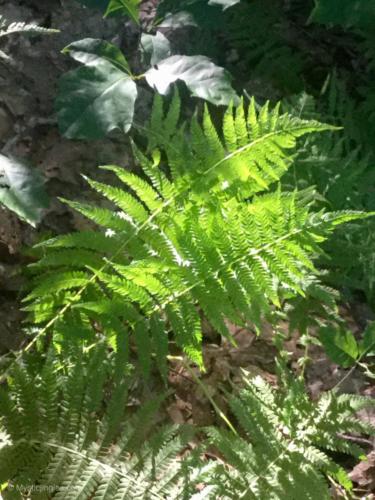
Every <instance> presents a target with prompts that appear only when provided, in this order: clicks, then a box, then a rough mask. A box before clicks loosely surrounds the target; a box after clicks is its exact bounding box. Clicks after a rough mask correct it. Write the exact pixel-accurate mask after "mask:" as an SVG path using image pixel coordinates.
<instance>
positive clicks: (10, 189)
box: [0, 155, 48, 227]
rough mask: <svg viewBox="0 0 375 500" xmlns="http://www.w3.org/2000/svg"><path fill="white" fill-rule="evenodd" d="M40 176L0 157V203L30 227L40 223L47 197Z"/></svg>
mask: <svg viewBox="0 0 375 500" xmlns="http://www.w3.org/2000/svg"><path fill="white" fill-rule="evenodd" d="M43 184H44V183H43V179H42V177H41V176H40V174H39V173H38V172H37V171H36V170H34V169H32V168H30V167H28V166H27V165H25V164H24V163H23V162H21V161H19V160H17V159H15V158H11V157H9V158H8V157H7V156H4V155H0V203H2V204H3V205H5V206H6V207H7V208H9V209H10V210H12V211H13V212H15V213H16V214H17V215H19V216H20V217H21V218H22V219H24V220H25V221H26V222H28V223H29V224H31V225H32V226H34V227H35V226H36V224H37V223H38V222H40V219H41V215H42V210H43V209H44V208H47V207H48V197H47V194H46V192H45V190H44V186H43Z"/></svg>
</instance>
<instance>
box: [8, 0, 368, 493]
mask: <svg viewBox="0 0 375 500" xmlns="http://www.w3.org/2000/svg"><path fill="white" fill-rule="evenodd" d="M0 13H1V14H2V15H3V16H4V17H5V18H7V19H8V20H10V21H27V22H36V23H38V24H41V25H43V26H46V27H53V28H57V29H59V30H60V33H58V34H56V35H52V36H47V37H34V38H27V37H22V36H14V37H9V38H8V39H7V40H6V41H5V42H2V45H1V47H0V49H1V51H3V53H0V147H1V152H3V153H4V154H8V155H9V154H10V155H14V156H17V157H20V158H23V159H27V161H28V162H30V163H31V165H33V166H34V167H35V168H37V169H38V170H39V171H40V172H41V173H42V174H43V176H44V177H45V178H46V189H47V192H48V194H49V196H50V207H49V208H48V210H46V212H45V215H44V217H43V220H42V222H41V224H40V226H39V227H38V228H37V229H33V228H32V227H30V226H29V225H27V224H25V223H22V222H20V221H19V219H18V218H17V217H16V216H15V215H12V214H11V213H10V212H9V211H6V210H5V209H1V208H0V354H1V355H6V354H7V353H8V352H9V351H15V350H18V349H19V348H20V347H22V345H23V344H24V343H25V342H26V341H27V340H26V339H25V335H24V334H23V333H22V320H23V313H22V312H21V308H20V297H21V296H22V293H23V292H22V290H23V287H24V285H25V281H26V277H25V274H24V267H25V264H27V263H28V262H29V260H30V257H29V256H28V254H27V252H26V251H25V249H27V248H28V247H30V245H32V244H33V243H35V242H37V241H38V240H39V239H40V238H42V237H43V238H45V237H46V236H47V235H56V234H59V233H65V232H71V231H73V230H75V229H83V228H84V227H85V224H88V222H87V221H86V220H84V219H83V218H82V217H80V216H78V215H77V214H75V213H74V212H73V211H72V210H71V209H70V208H69V207H67V206H66V205H64V204H63V203H61V202H60V201H59V200H58V197H63V198H64V197H65V198H70V199H80V200H81V201H85V200H90V201H93V196H94V195H93V191H92V190H91V189H89V187H88V185H87V184H86V182H85V181H84V179H83V177H82V174H84V175H87V176H92V177H95V179H99V180H105V178H106V176H107V175H108V174H104V173H103V172H100V170H98V168H97V167H98V165H101V164H118V165H122V166H124V167H127V168H133V163H132V159H131V153H130V148H129V143H128V141H127V139H126V138H124V137H122V136H120V135H119V136H117V135H116V136H115V137H114V138H112V139H106V140H103V141H95V142H90V143H87V142H84V141H71V140H67V139H64V138H63V137H62V136H61V135H60V133H59V131H58V128H57V124H56V120H55V118H54V113H53V101H54V97H55V95H56V88H57V82H58V78H59V76H60V75H61V74H62V73H63V72H64V71H66V70H68V69H69V68H71V67H73V63H72V62H71V61H70V60H69V58H67V57H66V56H64V55H62V54H61V49H62V48H63V47H65V46H66V45H68V44H69V43H70V42H72V41H75V40H78V39H81V38H86V37H93V38H105V39H107V40H110V41H114V42H117V43H119V44H120V45H121V44H123V43H129V40H128V39H127V37H126V35H127V32H126V26H125V25H124V23H123V22H122V23H121V20H117V19H107V20H103V19H102V17H101V14H100V13H98V12H95V11H94V10H86V9H84V8H83V7H80V6H79V5H78V4H77V3H76V2H74V0H61V1H58V0H44V1H42V0H39V1H37V0H35V1H32V0H28V1H26V0H24V1H22V0H15V1H12V2H9V1H7V0H0ZM114 34H116V35H114ZM96 201H97V200H96ZM342 314H344V315H345V316H346V317H347V319H348V321H349V324H350V325H351V327H352V329H353V332H354V333H358V332H359V331H361V330H362V325H363V321H364V318H365V319H367V317H369V316H370V315H371V313H370V312H369V310H368V308H367V307H366V305H364V304H354V305H353V304H351V305H345V306H342ZM287 326H288V325H284V326H283V328H284V330H285V332H286V331H287ZM231 328H232V332H233V337H234V339H235V342H236V345H233V344H231V343H229V342H228V341H223V340H220V339H218V338H217V337H216V336H215V334H214V332H206V340H205V344H204V359H205V366H206V372H205V373H204V374H198V373H196V376H199V377H200V380H201V381H203V382H204V384H205V387H206V388H208V390H209V392H210V396H211V398H213V399H214V400H215V402H216V404H217V405H218V406H219V407H220V408H222V409H223V410H224V411H225V409H226V398H225V396H224V391H223V388H224V389H225V387H229V388H230V385H231V384H235V385H238V384H239V383H240V377H241V370H246V371H247V372H250V373H254V374H261V375H262V376H264V377H265V378H266V380H268V381H269V382H271V383H275V380H276V377H275V353H276V350H275V347H274V344H273V337H274V335H273V331H272V329H271V328H270V327H269V326H268V325H264V331H263V332H262V335H261V336H260V337H257V336H256V335H255V334H254V333H253V332H251V331H248V330H243V329H238V328H236V327H235V326H232V327H231ZM285 347H286V349H287V350H288V351H289V352H290V353H291V360H292V364H294V365H295V368H296V369H298V368H297V360H298V359H299V358H300V357H301V356H303V355H304V347H303V346H301V345H299V343H298V336H293V335H292V336H291V337H289V340H288V341H287V342H286V344H285ZM309 356H310V358H311V361H310V363H309V365H308V367H307V369H306V378H307V385H308V388H309V390H310V392H311V395H312V397H313V398H316V397H318V396H319V394H320V393H321V392H322V391H324V390H328V389H331V388H333V387H335V386H337V385H339V386H340V390H341V391H343V392H349V393H357V394H366V395H369V396H372V397H375V387H374V384H371V383H370V381H369V379H368V378H366V377H365V376H364V375H363V373H362V372H361V370H360V369H354V370H351V371H350V372H349V373H348V371H347V370H343V369H341V368H339V367H338V366H337V365H335V364H333V363H332V362H331V361H330V360H329V359H328V358H327V357H326V355H325V354H324V352H323V350H322V349H321V348H320V347H317V346H313V347H312V348H311V350H310V352H309ZM169 382H170V385H171V387H172V388H173V389H174V391H173V395H172V396H171V397H170V398H169V399H168V403H167V404H166V406H165V410H166V413H167V414H168V415H169V418H170V419H171V420H172V421H173V422H174V423H184V422H193V423H195V424H197V425H208V424H213V423H215V422H216V423H218V419H219V417H218V416H217V414H216V413H215V411H214V409H213V407H212V405H211V403H210V401H209V400H208V398H207V395H206V394H205V393H204V392H203V391H202V388H201V386H200V385H199V384H197V381H196V378H195V377H193V376H192V374H191V372H190V371H189V370H187V369H186V367H185V365H184V363H183V362H181V361H179V360H176V361H172V362H171V364H170V372H169ZM156 388H158V389H159V388H160V381H159V380H158V379H157V377H155V380H153V379H152V380H151V381H150V383H149V387H148V388H147V390H146V392H147V391H150V392H152V391H153V390H155V389H156ZM138 392H139V393H140V397H144V396H146V394H145V388H141V389H140V388H139V389H138ZM165 417H166V416H165V415H164V418H165ZM363 418H366V419H370V420H371V421H372V422H373V423H374V424H375V413H370V412H367V414H364V415H363ZM353 439H355V437H353ZM361 444H365V446H366V449H367V450H368V452H369V461H368V462H366V463H364V464H360V465H358V466H356V468H355V469H354V471H353V473H352V479H353V480H355V481H356V482H357V483H358V484H359V485H360V486H363V488H364V489H367V491H369V492H371V491H375V443H371V442H367V443H361ZM349 468H350V464H349Z"/></svg>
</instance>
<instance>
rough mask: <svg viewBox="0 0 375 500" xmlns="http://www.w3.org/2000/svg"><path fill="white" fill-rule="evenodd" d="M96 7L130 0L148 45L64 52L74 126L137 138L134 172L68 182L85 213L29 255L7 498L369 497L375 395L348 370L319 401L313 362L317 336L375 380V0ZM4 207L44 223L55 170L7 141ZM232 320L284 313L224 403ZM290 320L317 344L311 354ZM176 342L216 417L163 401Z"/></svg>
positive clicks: (8, 361) (9, 385)
mask: <svg viewBox="0 0 375 500" xmlns="http://www.w3.org/2000/svg"><path fill="white" fill-rule="evenodd" d="M79 3H81V4H83V5H84V6H85V7H87V8H95V9H100V10H101V11H102V12H103V15H105V16H114V17H116V16H126V18H128V19H129V23H133V25H134V26H135V27H136V29H137V30H138V31H137V33H138V41H137V43H138V46H137V49H136V51H135V54H130V55H127V54H124V53H123V52H122V51H121V50H120V48H119V47H118V46H116V45H115V44H113V43H110V42H109V41H106V40H101V39H93V38H83V39H81V40H79V41H76V42H73V43H70V44H69V45H68V46H67V47H66V48H65V49H63V53H64V54H67V55H69V56H70V57H71V58H72V59H74V60H75V61H76V62H78V63H79V66H75V67H73V69H71V70H70V71H68V72H67V73H65V74H62V75H61V78H60V82H59V85H58V90H57V95H56V103H55V109H56V115H57V122H58V126H59V129H60V132H61V134H62V135H64V136H65V137H66V138H67V139H74V140H82V139H84V140H97V139H103V138H104V137H106V136H108V135H109V136H112V135H111V134H127V136H128V138H129V143H130V144H131V151H132V154H133V159H134V163H135V168H134V171H131V170H130V168H129V165H122V166H115V165H104V166H101V169H102V170H103V171H105V172H106V173H107V176H108V177H107V178H110V177H109V176H110V175H112V182H109V181H108V182H104V181H99V180H98V179H97V178H96V176H95V170H93V174H92V175H91V176H90V178H87V179H86V181H87V183H88V185H89V186H90V188H91V190H92V193H93V194H92V196H93V198H92V199H93V200H94V201H92V202H91V203H86V202H85V203H84V202H82V201H81V200H77V199H70V200H65V199H64V200H62V201H63V202H64V203H65V204H66V205H68V206H69V207H70V208H72V209H73V210H74V211H76V212H77V213H79V214H80V215H82V216H84V218H85V219H86V220H87V221H88V223H87V224H86V226H85V229H82V230H77V231H75V232H71V233H67V234H60V235H44V234H42V235H41V238H40V241H39V243H38V244H37V245H35V246H34V247H33V248H32V249H28V252H29V255H31V256H32V259H33V262H32V263H31V264H30V265H29V266H28V268H27V270H26V276H27V284H26V289H27V290H26V291H25V294H24V297H23V309H24V311H25V312H27V322H26V325H25V330H26V332H27V334H28V335H30V336H28V337H27V340H28V343H26V345H25V347H24V348H23V349H22V350H21V351H20V352H18V353H16V354H15V356H13V355H11V354H8V355H7V356H5V357H4V360H3V363H2V365H1V366H2V373H1V379H2V382H3V385H2V387H1V391H0V418H1V420H0V423H1V426H0V437H1V440H0V491H1V495H2V497H3V498H4V499H13V498H15V499H19V498H32V499H34V498H37V499H48V498H56V499H59V498H67V499H77V500H78V499H103V500H104V499H108V500H112V499H113V500H120V499H133V498H140V499H176V500H177V499H186V500H188V499H189V500H190V499H191V500H197V499H203V498H208V499H211V498H212V499H230V498H233V499H234V498H236V499H237V498H242V499H260V500H263V499H264V500H268V499H280V500H288V499H296V500H297V499H298V500H299V499H304V498H307V499H321V498H336V497H337V496H338V495H341V496H342V498H360V497H357V496H356V495H357V491H356V487H355V485H353V483H352V481H351V479H350V478H349V474H348V472H349V469H350V467H351V464H352V462H350V460H352V461H354V462H353V463H356V462H358V461H361V460H366V453H367V452H368V449H367V448H366V447H364V448H362V447H360V446H359V445H358V444H357V442H360V443H362V444H366V443H367V440H366V437H368V436H374V433H375V428H374V426H372V425H371V424H370V423H369V422H367V421H365V420H363V418H361V415H360V414H359V413H358V412H359V411H360V410H363V409H365V408H372V407H374V405H375V402H374V400H373V399H371V398H367V397H364V396H362V395H358V394H342V393H341V392H340V385H341V382H342V380H341V381H339V382H337V383H336V384H335V386H334V387H333V388H332V390H322V391H321V393H320V394H319V398H314V397H312V396H311V394H310V392H309V386H308V384H307V380H306V370H307V367H308V365H309V363H314V360H311V359H310V351H309V349H310V348H311V347H312V346H315V347H317V346H318V347H319V349H320V352H321V353H322V355H326V360H327V363H328V362H333V363H335V364H336V365H339V366H341V367H342V368H343V369H347V370H350V371H347V372H344V375H343V377H344V378H343V380H345V379H346V377H348V376H349V375H350V374H351V373H352V372H351V371H352V370H355V369H359V370H361V371H362V374H363V376H364V377H368V379H369V380H371V379H373V378H374V370H373V365H371V361H372V357H373V356H374V354H375V336H374V332H375V328H374V324H372V323H368V324H367V325H366V326H365V328H363V329H362V330H363V332H361V333H360V334H358V333H355V332H353V331H351V329H350V325H349V324H348V323H347V322H346V319H345V317H344V316H343V315H342V314H340V309H339V306H340V305H341V304H342V303H343V302H344V301H354V300H355V299H356V298H357V297H358V295H359V294H360V296H361V300H366V301H367V304H368V306H369V307H370V308H372V309H374V307H375V304H374V297H375V292H374V284H375V250H374V246H373V244H372V243H373V242H374V241H375V236H374V234H375V232H374V231H375V226H374V224H375V222H374V219H373V216H374V214H375V203H374V201H373V190H374V183H375V178H374V173H373V172H372V170H373V163H374V158H375V156H374V142H373V139H374V134H375V94H374V89H373V87H372V86H371V85H372V80H373V76H374V70H375V65H374V54H375V44H374V40H375V38H374V36H373V35H374V33H373V30H374V28H373V26H374V25H375V7H374V5H372V2H371V1H367V2H361V1H356V2H354V1H352V2H343V1H342V2H338V1H335V0H318V1H316V2H315V5H310V3H309V2H301V1H298V0H294V1H293V0H292V1H289V2H283V1H281V0H277V1H272V2H269V1H265V0H259V1H258V0H248V1H246V0H241V1H239V0H210V1H207V0H181V1H178V2H177V1H173V2H172V1H169V0H164V1H160V2H159V3H158V7H157V12H156V14H155V16H154V18H153V20H152V22H147V23H146V22H144V21H143V14H142V2H140V1H139V0H111V1H108V0H106V1H88V0H85V1H83V0H79ZM286 4H287V5H286ZM371 21H372V23H371ZM301 25H302V26H303V29H300V26H301ZM296 27H297V28H296ZM0 29H1V31H0V36H3V35H8V34H12V33H16V32H18V31H20V32H22V31H24V32H27V31H29V32H32V33H34V34H35V35H38V34H44V33H49V32H54V30H49V29H45V28H39V27H37V26H35V25H22V24H20V23H12V24H9V23H6V22H5V21H3V20H2V19H0ZM298 29H300V31H299V32H298ZM191 30H192V31H193V32H194V33H195V34H201V37H202V38H201V39H200V41H199V42H197V41H196V39H197V37H196V36H194V37H191V43H189V41H187V39H189V34H190V33H191ZM293 30H297V32H298V33H297V36H296V35H293ZM171 32H172V34H173V35H174V34H177V33H179V37H180V38H181V40H182V42H181V40H179V44H180V45H181V46H182V47H183V48H184V50H185V52H184V53H183V54H179V53H176V52H181V48H180V47H179V50H178V51H177V50H176V48H175V45H174V44H173V43H171V41H170V40H171V38H172V37H169V39H168V35H170V33H171ZM184 33H185V35H184ZM306 33H308V34H307V35H306ZM186 34H187V35H186ZM176 36H177V35H176ZM184 37H185V38H184ZM177 38H178V37H177ZM198 38H199V37H198ZM318 42H319V43H321V44H322V47H323V49H322V50H323V52H324V50H326V49H327V47H329V48H332V47H336V48H337V47H338V48H337V51H339V50H342V51H344V53H345V55H347V54H349V53H352V52H354V54H355V57H357V58H358V68H359V71H358V75H356V74H355V75H353V74H352V73H353V70H352V71H350V69H349V70H348V68H347V65H345V64H341V65H340V64H338V65H337V68H336V69H335V70H334V71H333V68H332V64H331V60H330V59H329V57H328V59H324V58H322V51H321V49H320V48H319V47H318V48H317V49H316V51H315V52H314V51H312V50H311V47H312V45H314V44H315V43H316V44H318ZM228 52H230V53H231V56H232V59H231V57H230V56H228ZM233 53H234V55H233ZM223 54H226V56H224V55H223ZM233 57H234V60H233ZM320 58H322V60H320ZM233 61H234V62H233ZM317 62H318V63H319V64H317ZM312 65H315V66H316V67H315V66H314V68H315V69H316V70H312ZM248 74H251V75H252V78H253V80H252V81H251V82H250V83H249V82H248V81H247V80H246V79H247V78H248ZM231 75H232V76H231ZM357 82H358V84H357ZM259 89H261V90H259ZM249 94H251V95H249ZM253 94H254V96H253ZM139 96H141V97H142V99H143V98H144V99H145V101H146V104H147V105H148V108H149V109H148V116H147V118H146V120H145V119H144V117H143V120H142V116H141V115H139V114H137V105H138V104H139V101H140V100H141V99H140V97H139ZM144 96H146V97H144ZM0 202H2V203H3V204H4V205H5V206H6V207H8V208H9V209H11V210H13V211H14V212H15V213H16V214H17V215H18V216H20V217H21V218H22V219H24V220H25V221H27V222H29V223H30V224H32V225H34V226H35V225H36V224H38V223H39V222H40V220H41V218H42V214H43V212H42V209H43V208H44V207H45V206H46V204H47V198H46V195H45V193H44V189H43V182H42V180H41V179H40V177H38V176H37V175H35V174H32V173H31V170H30V169H29V168H28V167H26V166H25V165H24V164H23V163H21V162H19V161H18V160H16V159H14V158H10V157H9V158H8V157H7V156H4V155H1V156H0ZM285 323H286V324H287V325H288V327H289V334H288V333H286V330H287V329H288V328H286V329H285V327H284V328H283V325H284V326H285ZM233 325H235V326H237V327H241V328H243V329H244V330H245V331H247V332H248V334H249V335H250V334H251V333H250V332H252V333H253V334H254V335H256V336H258V338H262V335H263V330H265V329H266V328H267V327H268V328H270V329H271V331H272V340H273V344H274V346H275V347H276V349H277V351H278V352H277V355H276V356H275V355H274V354H270V357H273V358H274V359H271V362H273V364H274V365H275V366H274V369H275V371H276V372H277V378H276V377H275V380H274V383H273V384H271V383H269V381H267V380H265V379H264V377H263V378H262V377H261V376H260V375H258V376H255V377H254V376H252V375H251V374H249V373H244V374H243V377H242V380H241V381H238V380H237V381H236V383H233V382H232V383H231V384H229V386H230V387H228V385H227V386H220V391H221V394H222V396H223V400H224V401H225V403H228V405H225V404H223V402H222V401H221V404H218V403H217V401H216V400H215V398H214V397H213V396H211V392H210V388H208V387H206V386H205V382H204V379H203V378H200V374H203V373H204V371H205V369H206V366H205V356H204V354H205V353H204V347H205V345H206V344H207V342H208V341H207V338H205V332H206V331H207V329H209V330H211V331H213V332H214V333H215V342H217V343H218V344H220V343H223V344H224V343H225V342H227V343H232V344H233V345H236V338H235V336H234V335H233V328H232V327H233ZM282 331H283V332H284V333H281V332H282ZM292 334H297V343H298V342H299V343H300V344H301V345H303V346H304V348H305V350H304V355H300V354H299V357H298V359H297V363H296V364H295V365H292V364H291V363H290V358H291V356H290V353H287V352H286V351H287V349H288V348H287V347H286V344H285V342H286V341H288V340H289V339H290V337H291V335H292ZM288 335H289V337H288ZM211 341H212V336H211V337H210V340H209V342H211ZM251 349H254V350H256V343H254V347H251ZM176 360H178V361H179V362H180V363H181V366H183V367H185V368H186V370H187V373H188V374H189V376H191V378H190V379H189V381H190V383H191V384H193V386H192V388H190V389H189V390H196V386H197V387H198V388H199V389H201V390H203V392H204V394H205V396H206V397H207V399H208V400H209V402H210V403H211V405H212V408H213V410H215V412H216V414H217V417H218V420H219V423H218V424H217V425H212V426H197V425H194V423H195V422H194V421H193V422H192V423H191V422H189V424H187V423H184V424H181V425H171V423H170V422H166V418H165V416H164V417H161V415H163V412H164V413H165V408H164V406H165V405H166V401H168V399H169V398H171V397H173V390H169V389H168V385H169V382H170V379H171V377H170V374H171V373H172V372H173V369H174V368H173V366H172V363H173V362H175V361H176ZM329 360H330V361H329ZM271 371H272V370H271ZM194 384H195V385H194ZM236 385H239V387H236ZM135 388H137V389H138V392H137V391H136V389H135ZM139 388H141V389H139ZM155 388H156V389H155ZM155 391H156V392H157V394H155V393H154V392H155ZM135 392H137V394H138V396H139V394H141V396H140V399H141V401H137V403H136V404H135V403H134V400H135V399H136V397H135V396H134V397H133V394H134V393H135ZM151 394H152V397H150V395H151ZM175 396H176V395H175ZM176 399H178V398H177V396H176ZM350 438H353V439H350ZM344 457H345V458H344ZM348 457H350V458H348ZM348 464H349V465H348ZM335 495H336V496H335ZM363 498H365V497H363Z"/></svg>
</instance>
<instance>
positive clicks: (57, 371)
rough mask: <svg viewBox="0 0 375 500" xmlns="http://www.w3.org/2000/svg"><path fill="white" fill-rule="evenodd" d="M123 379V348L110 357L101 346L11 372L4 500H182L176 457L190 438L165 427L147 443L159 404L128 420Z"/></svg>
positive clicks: (5, 400)
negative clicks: (27, 499)
mask: <svg viewBox="0 0 375 500" xmlns="http://www.w3.org/2000/svg"><path fill="white" fill-rule="evenodd" d="M118 340H119V339H118ZM35 367H37V370H36V369H35ZM127 371H128V370H127V368H126V353H124V351H123V349H122V348H121V345H120V346H119V350H118V352H117V353H116V354H114V353H112V355H108V352H107V349H106V347H105V345H103V343H102V342H99V343H97V345H96V346H95V347H92V348H91V350H90V351H89V352H86V353H85V352H84V351H83V350H82V348H81V347H79V346H78V345H77V342H76V343H72V342H71V343H70V344H69V348H66V349H64V357H63V358H62V357H60V356H59V355H57V353H55V352H53V351H50V352H49V354H48V357H47V359H46V361H45V362H44V363H42V362H41V360H40V359H36V357H35V355H33V356H31V357H30V356H29V357H28V358H26V357H24V359H23V363H22V364H20V365H18V366H14V367H13V369H12V372H11V374H10V378H9V388H8V390H4V388H2V389H1V393H0V407H1V415H2V417H1V427H2V431H3V432H4V433H5V435H6V440H5V442H4V443H2V445H1V448H0V481H1V484H2V485H3V488H4V489H3V491H2V498H5V499H6V498H14V497H13V496H12V495H14V493H17V492H18V493H22V494H24V495H31V497H32V498H50V497H51V496H53V497H54V498H69V500H73V499H75V498H77V499H78V498H79V499H93V498H95V499H121V498H142V499H146V498H147V499H151V498H152V499H160V498H183V495H184V494H187V490H186V491H185V492H184V488H187V486H186V484H185V483H186V481H184V480H183V474H184V473H185V472H186V471H184V469H183V467H182V466H181V465H180V463H179V458H178V454H179V453H180V451H181V450H182V449H183V447H184V446H185V440H186V439H187V438H188V437H189V433H185V434H186V435H185V437H183V434H180V433H178V432H177V429H176V428H174V427H165V428H161V429H160V430H159V431H158V432H156V433H155V432H153V435H152V438H151V439H148V436H149V434H150V430H151V429H152V428H153V425H154V424H155V418H156V411H157V409H158V407H159V406H160V403H161V401H162V398H160V397H159V398H157V399H155V400H153V401H150V402H148V403H147V404H145V405H144V406H142V407H141V408H140V409H139V410H138V411H137V412H135V413H134V414H131V412H130V410H127V409H126V405H127V402H128V389H129V382H130V380H131V378H130V376H129V374H128V373H127ZM184 484H185V486H184ZM4 485H5V487H4Z"/></svg>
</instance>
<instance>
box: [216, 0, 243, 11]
mask: <svg viewBox="0 0 375 500" xmlns="http://www.w3.org/2000/svg"><path fill="white" fill-rule="evenodd" d="M240 1H241V0H209V2H208V5H220V6H221V7H223V10H225V9H228V8H229V7H233V5H236V4H237V3H240Z"/></svg>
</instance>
